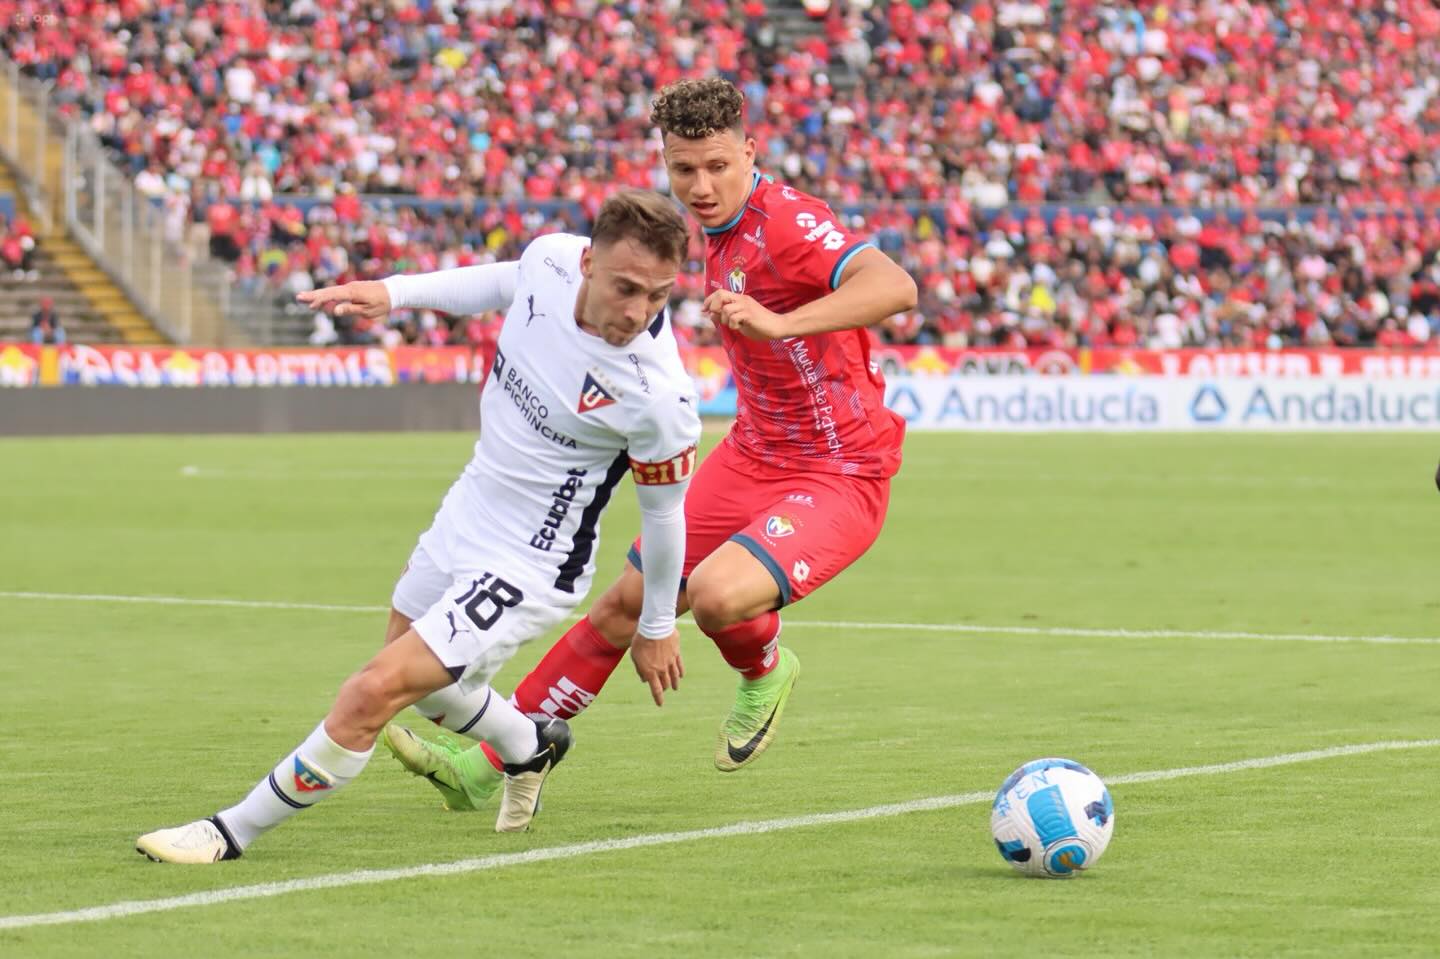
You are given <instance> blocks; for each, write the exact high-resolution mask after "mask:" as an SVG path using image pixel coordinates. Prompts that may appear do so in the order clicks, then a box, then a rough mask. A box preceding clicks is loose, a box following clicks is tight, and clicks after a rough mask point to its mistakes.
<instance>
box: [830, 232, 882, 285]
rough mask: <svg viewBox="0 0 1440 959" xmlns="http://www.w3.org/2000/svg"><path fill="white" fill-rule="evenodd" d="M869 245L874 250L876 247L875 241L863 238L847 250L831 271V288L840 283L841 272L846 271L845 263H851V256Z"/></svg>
mask: <svg viewBox="0 0 1440 959" xmlns="http://www.w3.org/2000/svg"><path fill="white" fill-rule="evenodd" d="M867 246H868V247H869V248H870V249H872V250H873V249H875V244H874V243H871V242H870V241H869V240H861V241H860V242H859V243H856V244H855V245H854V246H852V247H851V248H850V250H849V252H847V253H846V254H845V255H844V256H842V257H841V258H840V262H839V263H836V264H835V269H833V270H831V271H830V289H832V290H833V289H835V288H836V287H838V286H839V285H840V274H842V273H844V272H845V264H847V263H849V262H850V260H851V258H853V257H854V256H855V254H856V253H859V252H860V251H861V250H863V249H865V248H866V247H867Z"/></svg>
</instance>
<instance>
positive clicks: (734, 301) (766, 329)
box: [704, 290, 786, 340]
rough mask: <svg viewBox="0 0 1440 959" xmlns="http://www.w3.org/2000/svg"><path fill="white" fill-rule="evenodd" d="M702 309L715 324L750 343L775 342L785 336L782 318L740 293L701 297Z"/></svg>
mask: <svg viewBox="0 0 1440 959" xmlns="http://www.w3.org/2000/svg"><path fill="white" fill-rule="evenodd" d="M704 309H705V312H706V313H708V314H710V316H711V317H713V318H714V320H715V321H716V322H717V323H722V324H724V325H725V326H728V327H730V329H732V330H735V331H736V332H737V333H740V334H741V335H742V336H748V337H750V338H751V339H752V340H778V339H781V338H782V337H784V336H785V335H786V332H785V317H783V316H781V315H780V314H779V313H774V312H771V311H770V310H767V309H766V308H765V307H763V306H761V305H760V304H759V303H757V302H755V299H754V297H749V296H746V295H745V294H743V293H733V292H731V291H730V290H716V291H715V292H714V293H711V294H710V295H709V296H708V297H706V298H705V306H704Z"/></svg>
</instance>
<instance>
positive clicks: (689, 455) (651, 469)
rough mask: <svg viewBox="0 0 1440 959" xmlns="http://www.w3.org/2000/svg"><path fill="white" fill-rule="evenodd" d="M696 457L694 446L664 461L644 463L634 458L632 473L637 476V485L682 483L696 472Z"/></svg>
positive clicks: (631, 463) (631, 462)
mask: <svg viewBox="0 0 1440 959" xmlns="http://www.w3.org/2000/svg"><path fill="white" fill-rule="evenodd" d="M695 459H696V449H695V447H693V446H692V447H690V448H689V449H687V450H685V451H684V452H683V453H681V454H680V455H679V456H675V457H672V458H670V459H668V460H665V461H664V462H663V463H642V462H640V461H639V460H635V459H632V460H631V461H630V475H632V476H633V477H634V478H635V485H636V486H669V485H671V484H672V483H682V482H684V481H685V480H687V479H689V478H690V475H691V474H692V473H694V472H695Z"/></svg>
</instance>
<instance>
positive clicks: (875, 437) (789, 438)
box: [705, 173, 905, 478]
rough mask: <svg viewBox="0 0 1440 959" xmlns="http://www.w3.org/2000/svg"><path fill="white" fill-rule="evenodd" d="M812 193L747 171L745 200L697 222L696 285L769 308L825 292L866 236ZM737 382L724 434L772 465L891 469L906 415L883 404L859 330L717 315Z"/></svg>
mask: <svg viewBox="0 0 1440 959" xmlns="http://www.w3.org/2000/svg"><path fill="white" fill-rule="evenodd" d="M839 220H840V218H839V217H838V216H836V215H835V213H834V212H833V211H832V210H831V209H830V208H829V207H828V206H826V205H825V203H824V202H822V201H821V200H818V199H816V198H815V197H812V196H807V195H806V194H804V193H801V192H800V191H798V190H795V189H792V188H791V187H788V186H784V185H782V184H779V183H776V182H775V181H774V180H773V179H771V178H770V177H768V176H762V175H761V174H759V173H757V174H755V181H754V185H753V186H752V188H751V192H750V197H749V199H748V200H747V201H746V203H745V206H744V207H742V208H741V210H740V212H739V213H738V214H736V216H735V218H734V219H733V220H731V221H730V222H729V223H727V224H725V225H724V226H722V227H716V228H714V229H711V228H709V227H706V228H705V294H706V295H707V296H708V295H709V294H711V293H713V292H714V291H716V290H719V289H729V290H732V291H734V292H736V293H744V294H746V295H747V296H750V297H753V298H754V299H755V301H756V302H758V303H759V304H760V305H761V306H763V307H765V308H766V309H768V310H772V311H773V312H775V313H782V314H783V313H788V312H790V311H791V310H794V309H796V308H797V307H800V306H803V305H804V304H806V303H809V302H811V301H813V300H817V299H819V298H820V297H822V296H825V295H826V294H828V293H830V292H831V291H832V290H834V289H835V287H836V286H837V285H839V283H840V274H841V273H843V272H844V270H845V265H846V264H847V263H849V262H850V259H851V258H852V257H853V256H854V255H855V254H856V253H858V252H860V251H861V250H862V249H864V248H866V247H868V246H871V245H872V244H871V243H870V242H869V241H868V240H864V239H861V238H859V237H855V236H851V235H850V234H849V233H847V232H845V230H844V229H843V227H842V226H841V225H840V223H839ZM717 327H718V329H719V331H720V339H721V342H722V343H723V345H724V347H725V352H726V354H727V355H729V357H730V369H731V372H732V375H733V376H734V377H735V386H736V389H737V391H738V392H739V399H738V409H737V413H736V417H735V425H734V426H733V427H731V429H730V433H729V435H727V436H726V438H725V442H727V443H730V444H732V445H733V446H735V447H736V448H737V449H738V450H739V451H740V452H742V453H745V454H746V455H748V456H751V457H754V458H755V459H757V460H761V461H762V462H765V463H767V464H770V465H772V466H777V467H780V468H782V469H791V468H794V469H800V470H807V471H819V472H822V473H840V474H843V475H846V476H864V477H872V478H881V477H889V476H894V475H895V473H896V472H897V471H898V470H899V469H900V444H901V441H902V440H903V439H904V437H905V421H904V420H903V419H902V418H901V417H900V416H899V415H897V414H895V413H893V412H891V411H890V410H889V409H887V408H886V407H885V403H884V399H885V378H884V377H883V376H882V375H881V374H880V370H879V368H878V367H877V366H876V365H874V364H872V363H871V361H870V334H869V332H868V331H867V330H863V329H856V330H844V331H842V332H839V333H820V334H817V335H814V336H793V337H785V338H784V339H779V340H752V339H749V338H747V337H745V336H743V335H741V334H740V333H737V332H735V331H734V330H731V329H729V328H728V327H725V326H723V325H719V324H717Z"/></svg>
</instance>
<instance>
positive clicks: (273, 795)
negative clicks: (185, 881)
mask: <svg viewBox="0 0 1440 959" xmlns="http://www.w3.org/2000/svg"><path fill="white" fill-rule="evenodd" d="M372 752H374V747H371V748H370V749H367V750H365V751H364V752H363V753H357V752H355V751H354V750H350V749H346V748H345V747H344V746H341V745H340V744H339V743H337V742H335V740H333V739H331V738H330V734H329V733H327V732H326V731H325V724H324V723H323V722H322V723H321V724H320V725H319V726H316V727H315V731H314V732H312V733H311V734H310V735H309V736H307V737H306V739H305V741H304V742H303V743H301V744H300V745H299V746H298V747H296V749H295V751H294V752H292V753H291V754H290V755H288V756H286V757H285V758H284V759H282V760H280V764H279V765H278V766H276V767H275V768H274V769H273V770H271V772H270V775H268V776H266V777H265V778H264V779H262V780H260V782H259V784H258V785H256V787H255V788H254V789H252V790H250V795H248V796H246V797H245V798H244V799H242V800H241V801H240V802H239V803H237V804H236V805H234V806H231V807H230V808H229V809H226V810H224V811H223V812H221V813H220V814H219V816H218V817H216V818H218V819H219V820H220V824H221V825H222V826H223V827H224V831H225V832H226V833H227V834H228V835H227V836H226V838H227V839H229V840H230V842H231V843H232V844H234V845H238V846H239V847H240V848H241V849H244V848H245V847H246V846H248V845H250V843H252V842H254V841H255V839H256V837H258V836H259V835H260V834H261V833H263V832H265V831H266V830H268V829H273V828H275V827H276V826H278V825H280V824H281V823H282V822H284V821H285V820H287V819H289V818H290V817H291V816H293V815H295V814H296V813H297V812H299V811H300V810H302V809H308V808H309V807H311V806H313V805H315V804H316V803H317V802H319V801H320V800H322V799H324V798H326V797H327V796H331V795H334V793H335V792H336V791H337V790H339V789H340V788H341V787H342V786H344V785H345V784H346V783H348V782H349V781H350V780H352V779H354V778H355V777H356V776H358V775H360V770H362V769H364V768H365V764H366V763H368V762H369V761H370V754H371V753H372Z"/></svg>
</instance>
